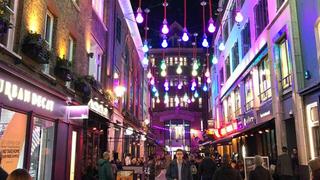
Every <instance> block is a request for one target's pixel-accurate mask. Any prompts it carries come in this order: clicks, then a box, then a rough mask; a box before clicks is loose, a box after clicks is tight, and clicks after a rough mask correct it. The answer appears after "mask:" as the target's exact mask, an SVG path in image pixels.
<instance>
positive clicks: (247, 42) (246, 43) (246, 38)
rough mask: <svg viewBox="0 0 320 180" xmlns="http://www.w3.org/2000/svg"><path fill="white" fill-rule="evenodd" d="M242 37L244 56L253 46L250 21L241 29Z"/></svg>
mask: <svg viewBox="0 0 320 180" xmlns="http://www.w3.org/2000/svg"><path fill="white" fill-rule="evenodd" d="M241 37H242V58H243V57H244V56H245V55H246V54H247V53H248V51H249V49H250V48H251V34H250V22H249V21H248V23H247V24H246V25H245V26H244V28H243V30H242V31H241Z"/></svg>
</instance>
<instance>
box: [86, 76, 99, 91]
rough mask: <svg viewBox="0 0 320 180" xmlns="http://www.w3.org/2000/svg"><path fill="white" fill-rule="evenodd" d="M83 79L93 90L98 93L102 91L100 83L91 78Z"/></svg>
mask: <svg viewBox="0 0 320 180" xmlns="http://www.w3.org/2000/svg"><path fill="white" fill-rule="evenodd" d="M85 79H86V80H87V82H88V83H90V85H91V86H92V87H93V88H94V89H96V90H98V91H101V90H102V86H101V84H100V82H99V81H97V80H96V79H95V78H94V77H93V76H91V75H87V76H85Z"/></svg>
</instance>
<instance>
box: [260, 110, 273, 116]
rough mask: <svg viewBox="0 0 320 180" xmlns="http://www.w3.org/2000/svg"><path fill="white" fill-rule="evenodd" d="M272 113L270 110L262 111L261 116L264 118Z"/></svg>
mask: <svg viewBox="0 0 320 180" xmlns="http://www.w3.org/2000/svg"><path fill="white" fill-rule="evenodd" d="M270 114H271V112H270V111H267V112H264V113H261V114H260V118H263V117H265V116H268V115H270Z"/></svg>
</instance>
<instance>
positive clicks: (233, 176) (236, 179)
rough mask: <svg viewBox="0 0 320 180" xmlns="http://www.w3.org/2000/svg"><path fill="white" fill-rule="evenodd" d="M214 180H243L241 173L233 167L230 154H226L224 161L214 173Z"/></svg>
mask: <svg viewBox="0 0 320 180" xmlns="http://www.w3.org/2000/svg"><path fill="white" fill-rule="evenodd" d="M213 180H242V178H241V175H240V173H239V172H238V171H236V170H235V169H233V168H232V167H231V165H230V157H229V156H228V155H224V157H223V163H222V165H221V167H220V168H219V169H218V170H217V171H216V172H215V173H214V176H213Z"/></svg>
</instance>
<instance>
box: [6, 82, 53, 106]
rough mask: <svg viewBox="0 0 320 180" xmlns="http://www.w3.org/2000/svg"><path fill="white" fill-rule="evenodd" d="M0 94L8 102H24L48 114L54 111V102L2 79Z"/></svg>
mask: <svg viewBox="0 0 320 180" xmlns="http://www.w3.org/2000/svg"><path fill="white" fill-rule="evenodd" d="M0 94H3V95H5V96H6V97H7V98H8V99H9V100H10V101H20V102H25V103H28V104H30V105H32V106H35V107H38V108H41V109H44V110H47V111H50V112H52V111H53V110H54V105H55V104H54V101H52V100H50V99H48V98H46V97H44V96H41V95H39V94H37V93H36V92H33V91H31V90H29V89H26V88H23V87H20V86H18V85H16V84H14V83H12V82H10V81H6V80H4V79H0Z"/></svg>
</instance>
